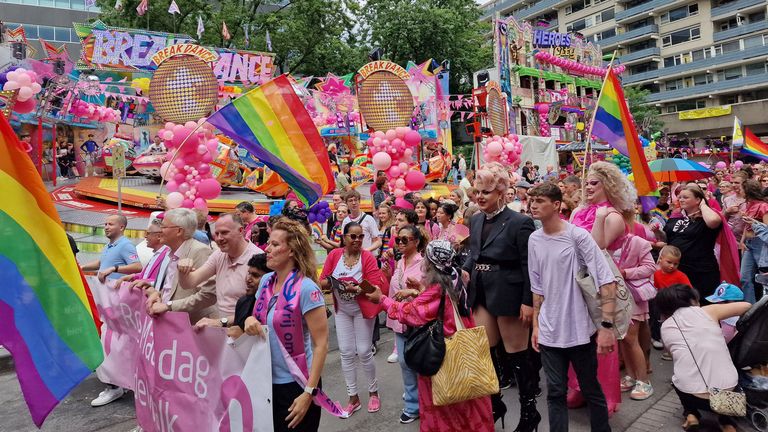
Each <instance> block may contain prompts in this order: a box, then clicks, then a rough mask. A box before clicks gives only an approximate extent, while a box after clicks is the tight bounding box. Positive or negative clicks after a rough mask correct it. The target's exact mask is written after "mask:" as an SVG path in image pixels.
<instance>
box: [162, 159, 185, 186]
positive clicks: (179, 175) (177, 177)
mask: <svg viewBox="0 0 768 432" xmlns="http://www.w3.org/2000/svg"><path fill="white" fill-rule="evenodd" d="M166 163H167V162H166ZM173 180H174V181H175V182H176V183H182V182H183V181H184V174H182V173H176V174H174V175H173Z"/></svg>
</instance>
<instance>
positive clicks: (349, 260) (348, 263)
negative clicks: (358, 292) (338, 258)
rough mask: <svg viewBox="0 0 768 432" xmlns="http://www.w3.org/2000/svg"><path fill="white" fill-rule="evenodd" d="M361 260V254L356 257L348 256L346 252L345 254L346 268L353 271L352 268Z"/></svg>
mask: <svg viewBox="0 0 768 432" xmlns="http://www.w3.org/2000/svg"><path fill="white" fill-rule="evenodd" d="M359 260H360V254H359V253H358V254H357V255H356V256H352V255H347V253H346V252H344V266H345V267H346V268H347V269H349V270H351V269H352V267H354V266H355V265H356V264H357V262H358V261H359Z"/></svg>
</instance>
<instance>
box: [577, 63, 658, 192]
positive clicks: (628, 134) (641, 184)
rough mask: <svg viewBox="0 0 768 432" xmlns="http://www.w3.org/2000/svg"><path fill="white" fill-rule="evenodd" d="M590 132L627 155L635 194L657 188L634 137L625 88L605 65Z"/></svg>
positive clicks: (640, 147)
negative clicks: (635, 189) (633, 177)
mask: <svg viewBox="0 0 768 432" xmlns="http://www.w3.org/2000/svg"><path fill="white" fill-rule="evenodd" d="M592 135H594V136H596V137H598V138H600V139H602V140H604V141H606V142H607V143H608V145H610V146H611V147H613V148H615V149H616V150H618V151H619V152H620V153H621V154H623V155H624V156H627V157H629V162H630V163H631V164H632V173H633V174H634V175H635V187H636V188H637V194H638V195H640V196H643V195H648V194H650V193H651V192H653V191H655V190H656V180H655V179H654V177H653V174H651V169H650V168H649V167H648V161H647V160H646V159H645V152H643V146H642V144H641V143H640V139H639V138H638V136H637V131H636V130H635V125H634V123H633V122H632V117H631V116H630V114H629V107H628V106H627V102H626V99H625V98H624V90H623V89H622V88H621V83H620V82H619V79H618V78H617V77H616V75H615V74H614V73H613V70H612V69H611V68H608V73H607V74H606V76H605V83H604V84H603V90H602V92H600V97H599V98H598V101H597V112H596V113H595V120H594V123H593V125H592Z"/></svg>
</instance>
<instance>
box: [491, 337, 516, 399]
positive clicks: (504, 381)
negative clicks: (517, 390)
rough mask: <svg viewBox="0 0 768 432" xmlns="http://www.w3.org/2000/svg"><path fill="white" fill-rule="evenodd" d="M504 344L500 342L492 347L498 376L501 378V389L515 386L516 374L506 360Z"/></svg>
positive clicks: (492, 357) (494, 366)
mask: <svg viewBox="0 0 768 432" xmlns="http://www.w3.org/2000/svg"><path fill="white" fill-rule="evenodd" d="M505 353H506V350H505V349H504V344H503V343H499V344H497V345H495V346H492V347H491V360H493V368H494V369H495V370H496V378H498V379H499V389H500V390H506V389H508V388H510V387H514V386H515V375H514V373H513V372H512V370H511V369H510V368H509V366H508V365H507V364H506V362H505V360H504V354H505Z"/></svg>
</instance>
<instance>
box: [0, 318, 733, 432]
mask: <svg viewBox="0 0 768 432" xmlns="http://www.w3.org/2000/svg"><path fill="white" fill-rule="evenodd" d="M332 339H333V337H332ZM334 342H335V341H334ZM334 345H335V344H334ZM380 347H381V348H380V352H379V354H378V355H377V356H376V362H377V367H378V377H379V385H380V394H381V397H382V409H381V411H380V412H379V413H375V414H369V413H367V412H366V411H365V410H364V409H363V410H361V411H358V412H357V413H355V414H354V415H353V416H352V418H350V419H346V420H339V419H335V418H332V417H330V416H327V415H323V418H322V421H321V427H320V430H321V431H324V432H325V431H328V432H336V431H339V432H340V431H397V432H401V431H402V432H415V431H418V423H414V424H411V425H401V424H399V423H398V422H397V419H398V416H399V414H400V410H401V408H402V406H401V403H402V402H401V395H402V391H403V390H402V381H401V377H400V369H399V367H398V366H397V364H388V363H387V362H386V357H387V355H388V354H389V352H390V351H389V350H391V349H392V334H391V333H389V332H386V333H384V334H382V342H381V345H380ZM652 358H653V367H654V373H653V374H652V382H653V384H654V387H655V389H656V392H655V394H654V396H653V397H652V398H651V399H649V400H647V401H643V402H637V401H632V400H629V399H628V398H627V399H626V400H625V402H624V403H623V404H622V406H621V409H620V411H619V412H618V413H617V414H616V415H614V416H613V418H612V419H611V426H612V427H613V430H615V431H632V432H640V431H654V432H664V431H677V430H680V428H679V424H680V417H681V409H680V405H679V402H678V400H677V397H676V396H675V394H674V392H672V393H670V390H671V387H670V385H669V377H670V374H671V363H670V362H664V361H662V360H661V359H660V356H659V352H657V351H654V353H653V357H652ZM361 378H362V376H361ZM323 382H324V385H325V388H326V389H327V390H328V392H329V394H330V395H331V396H332V397H335V398H338V399H343V398H344V392H345V386H344V382H343V378H342V374H341V365H340V360H339V354H338V351H332V352H331V353H330V354H329V356H328V360H327V362H326V366H325V370H324V373H323ZM102 388H103V387H102V385H101V383H99V382H98V380H97V379H96V377H95V376H92V377H90V378H88V379H87V380H85V381H84V382H83V383H82V384H81V385H80V386H79V387H77V388H76V389H75V390H74V391H73V392H72V393H71V394H70V396H69V397H67V398H66V399H65V400H64V401H63V402H62V403H61V404H60V405H59V406H58V407H57V408H56V409H55V410H54V412H53V413H52V414H51V415H50V417H49V418H48V420H47V422H46V423H45V425H44V426H43V428H42V430H43V431H48V432H69V431H78V432H96V431H100V432H101V431H103V432H126V431H129V430H131V428H133V426H134V425H135V420H134V410H133V397H132V395H131V394H129V395H127V396H126V397H124V398H123V399H122V400H119V401H117V402H114V403H112V404H110V405H107V406H105V407H101V408H91V406H90V405H89V402H90V401H91V400H92V399H93V398H95V397H96V396H97V395H98V393H99V391H101V390H102ZM545 392H546V391H545ZM504 393H505V395H504V396H505V397H504V400H505V401H506V402H507V404H508V405H510V406H509V408H510V410H509V411H508V413H507V418H506V430H508V431H510V430H514V427H515V425H516V424H517V421H518V419H519V405H518V403H517V392H516V390H515V389H510V390H506V391H505V392H504ZM365 403H367V398H366V397H365V396H363V404H365ZM539 407H540V411H542V414H543V416H544V417H545V419H544V421H543V422H542V424H541V427H540V430H543V431H546V430H548V427H547V426H546V425H547V423H546V417H547V415H546V399H545V397H542V398H540V399H539ZM0 419H2V420H0V431H3V432H5V431H8V432H11V431H13V432H21V431H34V430H36V428H35V427H34V425H32V422H31V420H30V417H29V414H28V412H27V409H26V406H25V405H24V401H23V398H22V395H21V392H20V391H19V386H18V383H17V381H16V375H15V374H14V373H13V372H12V371H11V372H6V373H4V374H0ZM570 419H571V430H572V431H577V432H581V431H588V430H589V420H588V417H587V412H586V410H585V409H578V410H571V412H570ZM710 426H714V425H712V424H710ZM497 430H501V425H500V424H497ZM704 430H712V431H714V430H719V428H716V427H714V428H707V429H704Z"/></svg>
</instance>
